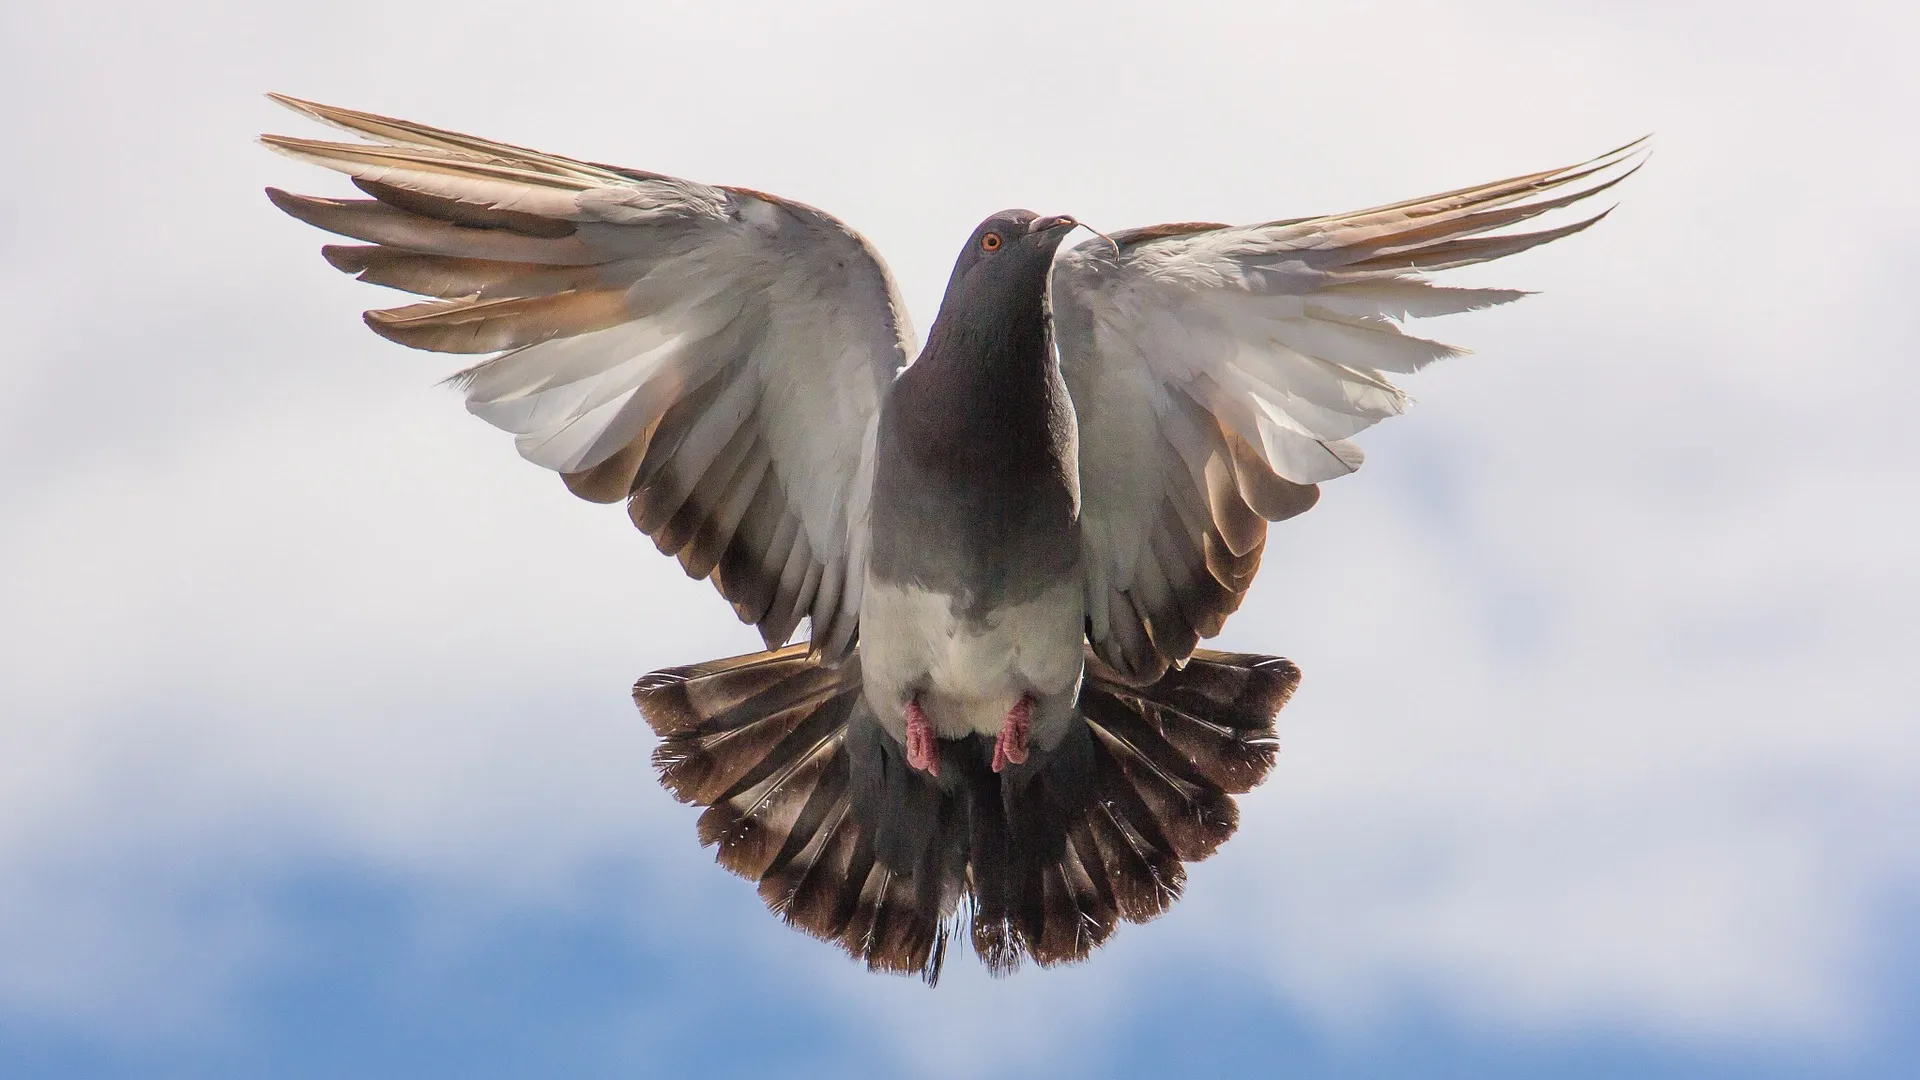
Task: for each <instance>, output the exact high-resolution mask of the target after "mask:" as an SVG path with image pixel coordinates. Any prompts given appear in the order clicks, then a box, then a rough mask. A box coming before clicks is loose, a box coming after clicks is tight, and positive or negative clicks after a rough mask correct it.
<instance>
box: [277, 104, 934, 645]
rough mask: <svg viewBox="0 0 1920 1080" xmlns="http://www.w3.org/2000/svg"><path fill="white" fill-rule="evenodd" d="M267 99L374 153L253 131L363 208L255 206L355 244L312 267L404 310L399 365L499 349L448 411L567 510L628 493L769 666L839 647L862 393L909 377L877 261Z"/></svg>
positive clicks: (427, 132)
mask: <svg viewBox="0 0 1920 1080" xmlns="http://www.w3.org/2000/svg"><path fill="white" fill-rule="evenodd" d="M274 100H276V101H279V102H280V103H281V104H284V105H287V106H288V107H290V108H293V109H295V110H297V111H299V112H301V113H304V114H306V115H308V116H310V117H313V118H314V119H317V120H320V121H323V122H325V123H328V124H332V125H334V126H336V127H341V128H345V129H346V130H348V131H351V132H353V133H354V134H356V135H360V136H362V137H364V138H365V139H367V140H369V141H367V142H362V143H335V142H318V141H314V140H310V139H296V138H288V137H285V136H279V135H265V136H262V140H263V141H264V142H265V143H266V144H267V145H268V146H270V147H272V148H273V149H275V150H278V151H281V152H282V153H285V154H288V155H291V156H293V157H296V158H299V159H301V160H303V161H308V162H312V163H314V164H317V165H323V166H325V167H327V168H329V169H334V170H337V171H339V172H343V173H346V174H347V175H348V176H350V177H352V178H353V182H354V184H355V185H357V186H358V187H359V188H360V189H361V190H362V191H363V192H365V193H366V194H368V195H370V196H372V198H371V199H355V200H337V199H318V198H309V197H306V196H302V195H291V194H288V193H286V192H283V191H278V190H273V189H269V190H268V196H269V197H270V198H272V200H273V202H274V204H275V205H276V206H278V207H280V208H281V209H282V210H284V211H286V212H287V213H289V214H291V215H293V216H294V217H296V218H299V219H300V220H302V221H305V222H307V223H309V224H312V225H316V226H318V227H320V228H322V229H325V230H327V231H329V232H333V233H338V234H341V235H344V236H348V237H352V238H354V239H356V240H360V241H363V242H364V245H353V246H334V245H329V246H327V247H325V248H322V249H321V250H322V254H324V255H325V256H326V258H327V261H328V262H330V263H332V264H333V265H334V266H336V267H338V268H339V269H341V270H343V271H346V272H347V273H351V274H355V275H357V276H358V277H359V278H360V280H362V281H368V282H372V283H374V284H377V285H386V286H389V287H392V288H396V289H401V290H404V291H407V292H411V293H416V294H419V295H422V296H427V297H432V298H433V299H430V300H427V301H425V302H422V303H415V304H409V305H406V306H403V307H395V308H387V309H385V310H379V311H369V312H367V313H366V321H367V325H368V326H369V327H371V328H372V329H373V330H374V332H375V333H378V334H380V335H381V336H383V337H386V338H389V339H391V340H393V341H397V342H399V343H401V344H402V345H408V346H411V347H413V348H417V349H431V350H434V351H436V352H449V353H499V354H500V355H498V356H495V357H493V358H492V359H489V360H486V361H484V362H482V363H480V364H478V365H477V366H474V367H471V368H468V369H467V370H465V371H462V372H460V373H459V374H458V375H456V376H455V377H454V382H455V384H456V385H458V386H459V387H461V388H462V389H464V390H465V392H466V396H467V408H468V409H469V410H470V411H472V412H473V413H474V415H476V416H479V417H480V418H481V419H483V420H485V421H487V422H488V423H490V424H492V425H494V426H495V427H498V428H502V429H504V430H506V431H510V432H512V433H513V434H514V436H515V443H516V445H517V446H518V447H519V449H520V453H521V456H523V457H525V458H526V459H527V460H528V461H531V462H533V463H534V464H536V465H541V466H544V467H546V468H549V469H552V470H554V471H556V472H558V473H561V474H562V475H563V476H564V477H565V479H566V482H567V486H568V487H569V488H571V489H572V490H573V491H574V493H575V494H577V495H580V496H581V497H583V498H587V499H591V500H594V501H596V502H613V501H616V500H620V499H626V500H627V503H628V509H629V513H630V515H631V516H632V518H633V522H634V524H635V525H637V526H638V527H639V528H640V529H641V531H643V532H645V533H646V534H647V535H648V536H651V537H652V538H653V540H654V542H655V544H657V545H658V546H659V548H660V550H661V551H663V552H665V553H667V554H669V555H675V556H678V558H679V559H680V563H681V565H682V566H683V567H685V568H686V571H687V573H688V574H690V575H692V576H693V577H696V578H703V577H709V576H711V577H712V578H713V582H714V584H715V585H716V586H717V587H718V588H719V590H720V593H721V595H722V596H724V597H726V598H727V600H729V601H730V602H732V604H733V606H734V610H735V611H736V612H738V613H739V616H740V618H741V619H742V620H743V621H745V622H748V623H752V624H754V625H756V626H758V627H759V629H760V632H761V635H762V636H763V637H764V638H765V639H766V642H767V644H768V646H769V647H774V646H778V645H780V644H782V643H784V642H785V641H786V640H787V639H788V638H789V637H790V636H791V635H792V634H793V631H794V629H795V628H796V627H797V626H798V625H799V622H800V620H801V619H802V618H811V620H812V633H813V643H814V647H815V649H816V650H819V651H820V652H822V653H824V654H826V655H827V656H829V657H833V656H839V655H842V654H844V653H845V652H846V650H847V649H848V648H849V647H850V645H851V644H852V641H853V638H854V633H855V630H856V628H857V626H858V617H859V608H860V591H861V587H862V585H863V583H864V581H865V577H866V574H865V565H866V552H867V540H866V527H867V499H868V489H869V487H870V486H871V478H872V472H873V469H872V464H873V436H874V421H875V417H876V416H877V414H878V403H879V398H880V393H881V390H882V388H883V387H884V386H885V384H886V382H887V380H889V379H890V378H892V376H893V375H894V373H895V372H896V371H898V370H899V368H900V367H901V366H902V365H904V364H905V363H906V362H907V361H908V360H909V359H911V357H912V355H913V352H914V346H913V341H912V330H911V329H910V328H909V326H908V323H907V318H906V315H905V308H904V306H903V305H902V303H901V302H900V298H899V293H898V290H897V289H896V287H895V285H894V283H893V279H892V278H891V277H890V276H889V275H888V273H887V270H886V267H885V266H884V265H883V264H882V263H881V261H880V258H879V256H878V255H877V254H876V253H875V252H874V251H873V249H872V248H871V247H870V246H869V245H868V244H867V242H866V241H865V240H864V239H862V238H861V237H860V236H859V235H858V234H856V233H854V232H853V231H852V230H850V229H848V228H847V227H846V226H845V225H843V224H841V223H840V222H839V221H837V220H835V219H834V218H832V217H829V216H828V215H826V214H823V213H821V212H820V211H818V210H814V209H812V208H810V207H806V206H801V205H799V204H797V203H792V202H787V201H785V200H783V199H777V198H774V197H772V196H769V195H763V194H760V193H758V192H753V191H746V190H743V189H739V188H727V187H709V186H707V185H704V184H696V183H691V182H688V181H685V180H677V179H674V178H673V177H668V176H661V175H658V174H655V173H647V172H639V171H635V170H628V169H618V168H612V167H608V166H602V165H593V164H588V163H586V162H581V161H573V160H570V159H568V158H562V157H555V156H553V155H550V154H543V153H540V152H538V151H533V150H525V149H522V148H519V147H514V146H507V145H504V144H501V143H494V142H488V141H486V140H483V139H478V138H474V137H472V136H469V135H461V134H458V133H456V132H449V131H441V130H439V129H436V128H430V127H425V126H422V125H419V124H413V123H408V122H406V121H403V120H394V119H390V118H388V117H383V116H375V115H372V114H369V113H361V112H353V111H349V110H346V109H336V108H331V107H328V106H324V105H316V104H313V103H311V102H305V101H298V100H295V99H292V98H286V97H280V96H278V95H275V96H274Z"/></svg>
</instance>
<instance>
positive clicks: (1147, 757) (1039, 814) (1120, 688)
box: [634, 646, 1300, 983]
mask: <svg viewBox="0 0 1920 1080" xmlns="http://www.w3.org/2000/svg"><path fill="white" fill-rule="evenodd" d="M1299 678H1300V673H1299V671H1298V669H1296V668H1295V667H1294V666H1293V665H1292V664H1291V663H1288V662H1287V661H1285V660H1281V659H1278V658H1274V657H1265V656H1254V655H1248V654H1240V653H1223V652H1214V651H1211V650H1205V649H1203V650H1199V651H1197V652H1195V653H1194V654H1193V656H1192V658H1191V659H1190V660H1189V661H1188V662H1187V663H1186V665H1185V666H1183V667H1181V668H1176V669H1173V670H1170V671H1168V672H1167V673H1166V675H1165V676H1164V677H1162V678H1161V679H1160V680H1159V681H1158V682H1155V683H1153V684H1151V685H1148V686H1131V685H1128V684H1127V683H1126V682H1125V681H1124V680H1122V679H1121V678H1120V677H1119V676H1117V675H1115V674H1114V673H1112V672H1110V671H1108V670H1107V669H1106V668H1105V667H1104V666H1103V665H1101V664H1100V662H1099V661H1098V660H1096V659H1094V658H1093V657H1092V654H1091V653H1089V654H1088V661H1087V676H1086V679H1085V681H1084V683H1083V685H1082V690H1081V698H1080V714H1081V717H1082V718H1083V720H1084V721H1085V723H1084V724H1083V725H1079V726H1076V727H1075V729H1074V730H1073V731H1072V732H1071V733H1070V734H1069V736H1068V738H1067V741H1066V742H1065V743H1063V744H1062V745H1061V746H1060V747H1059V748H1057V749H1055V750H1054V751H1052V752H1050V754H1049V755H1048V756H1047V758H1046V759H1045V760H1044V762H1041V763H1040V764H1039V767H1037V768H1035V769H1032V770H1029V771H1025V772H1022V771H1020V770H1009V771H1008V772H1007V773H1006V774H1004V775H1003V774H999V773H994V772H992V770H991V768H990V766H989V761H990V747H991V743H990V742H989V741H988V740H985V739H984V738H980V737H976V738H975V739H974V740H971V741H963V742H962V743H959V744H956V745H953V746H950V747H949V748H948V750H947V752H946V754H945V756H944V757H943V765H942V778H941V779H940V780H935V779H933V778H930V777H928V776H926V775H925V774H923V773H920V772H917V771H914V770H911V769H909V768H907V767H906V765H905V758H904V753H903V752H901V751H900V750H899V748H898V747H895V746H893V745H892V743H891V737H890V736H887V735H885V734H884V733H882V732H881V731H880V729H879V727H878V724H877V722H876V721H875V720H874V718H873V717H872V715H871V714H870V713H868V712H867V711H866V706H865V704H864V702H863V701H862V699H861V696H860V669H859V659H858V656H857V654H856V655H855V656H854V657H852V658H850V659H849V660H848V661H847V662H845V663H843V664H842V665H840V666H838V667H828V666H825V665H823V664H821V663H819V662H818V661H817V660H815V659H811V658H809V657H808V655H807V650H806V648H805V646H793V647H790V648H786V649H780V650H776V651H772V652H765V653H754V654H751V655H748V656H741V657H734V658H732V659H729V660H717V661H713V662H710V663H706V664H695V665H691V666H688V667H683V668H675V669H672V670H669V671H662V672H657V673H655V674H653V675H649V676H647V677H646V678H644V679H642V680H641V681H640V683H639V684H638V685H636V686H635V688H634V699H635V701H636V702H637V703H638V704H639V705H640V708H641V710H642V712H643V713H644V714H645V715H646V717H647V720H648V722H649V723H651V724H652V725H653V727H654V730H655V731H656V732H657V733H659V735H660V736H661V738H662V743H661V746H660V748H659V750H658V751H657V752H656V753H655V764H656V766H657V767H658V768H659V770H660V773H661V780H662V782H663V783H664V784H665V786H666V788H667V790H668V791H670V792H672V793H673V794H674V795H675V796H676V797H677V798H679V799H681V800H682V801H684V802H690V803H696V804H699V805H703V806H705V807H706V810H705V811H704V812H703V813H702V814H701V816H700V821H699V835H700V840H701V842H702V843H703V844H706V845H711V846H716V847H717V848H718V851H717V858H718V860H719V862H720V863H721V865H723V866H725V867H726V868H727V869H729V870H731V871H733V872H734V873H736V874H740V875H741V876H743V877H746V878H749V879H752V880H754V881H756V882H758V885H759V892H760V896H761V898H762V899H763V900H764V901H765V902H766V904H767V906H768V908H769V909H771V910H772V911H773V912H774V914H776V915H778V916H779V917H780V918H782V919H783V920H785V921H786V922H787V923H788V924H789V925H792V926H794V927H796V928H798V929H800V930H803V931H805V932H807V933H809V934H812V935H814V936H815V937H818V938H821V939H823V940H827V941H832V942H835V943H837V944H838V945H840V946H841V947H842V948H843V949H845V950H846V951H847V952H848V953H850V954H851V955H853V956H854V957H855V958H856V959H858V960H860V961H862V962H864V963H865V964H866V965H867V967H868V968H870V969H872V970H876V971H889V972H900V973H913V974H918V975H920V976H921V977H922V978H924V979H925V980H926V981H927V982H928V983H934V982H936V981H937V980H938V978H939V975H940V970H941V967H942V965H943V963H944V961H945V956H946V948H947V943H948V940H949V937H950V935H951V934H952V933H953V932H954V931H955V930H956V929H957V927H958V925H959V922H960V920H961V919H963V918H964V919H966V920H967V921H968V922H969V923H970V933H969V937H970V939H971V942H972V945H973V948H974V952H975V953H976V954H977V955H978V956H979V957H980V959H981V961H982V962H983V963H984V964H985V965H986V966H987V968H988V969H989V970H990V971H992V972H993V973H995V974H1006V973H1009V972H1011V971H1013V970H1015V969H1017V968H1018V967H1019V966H1020V964H1021V963H1022V962H1024V961H1025V960H1027V959H1031V960H1033V961H1034V962H1035V963H1037V964H1040V965H1041V966H1051V965H1054V964H1061V963H1070V962H1073V961H1077V960H1081V959H1084V958H1085V957H1086V956H1087V955H1088V954H1089V953H1091V952H1092V951H1093V950H1094V949H1095V948H1097V947H1099V945H1100V944H1101V943H1102V942H1104V941H1106V940H1107V938H1109V937H1110V936H1112V934H1113V932H1114V930H1115V929H1116V928H1117V927H1118V925H1119V924H1120V923H1121V922H1123V921H1124V922H1145V921H1147V920H1149V919H1152V918H1155V917H1156V916H1158V915H1160V914H1162V913H1163V912H1165V911H1166V910H1167V908H1168V907H1169V906H1170V905H1171V904H1172V903H1173V902H1174V901H1175V900H1176V899H1178V898H1179V896H1180V893H1181V890H1182V889H1183V888H1184V886H1185V882H1186V870H1185V868H1184V865H1183V864H1184V863H1186V862H1193V861H1197V860H1200V859H1204V858H1206V857H1207V856H1209V855H1211V854H1212V853H1213V852H1214V851H1215V850H1216V849H1217V848H1218V847H1219V846H1220V844H1221V843H1223V842H1225V841H1226V839H1227V838H1228V837H1229V836H1231V835H1232V834H1233V831H1234V829H1235V827H1236V825H1237V823H1238V811H1237V809H1236V807H1235V805H1234V801H1233V798H1232V796H1233V795H1236V794H1240V793H1243V792H1245V791H1247V790H1249V789H1251V788H1252V787H1253V786H1255V785H1256V784H1258V783H1259V782H1260V781H1261V780H1262V779H1263V778H1264V777H1265V775H1266V773H1267V772H1268V770H1269V769H1271V768H1272V765H1273V761H1274V756H1275V752H1276V746H1275V742H1274V727H1273V717H1274V714H1275V713H1276V712H1277V711H1278V710H1279V709H1280V707H1281V706H1282V705H1284V704H1285V703H1286V700H1287V698H1288V696H1289V695H1290V694H1291V693H1292V692H1293V689H1294V687H1295V686H1296V685H1297V684H1298V682H1299ZM976 759H977V760H976Z"/></svg>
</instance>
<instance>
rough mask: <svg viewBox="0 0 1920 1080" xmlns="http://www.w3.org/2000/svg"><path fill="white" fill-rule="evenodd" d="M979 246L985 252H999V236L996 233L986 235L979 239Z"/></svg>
mask: <svg viewBox="0 0 1920 1080" xmlns="http://www.w3.org/2000/svg"><path fill="white" fill-rule="evenodd" d="M980 246H981V248H983V249H985V250H987V251H999V250H1000V234H999V233H997V232H990V233H988V234H987V235H985V236H983V237H981V238H980Z"/></svg>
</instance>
